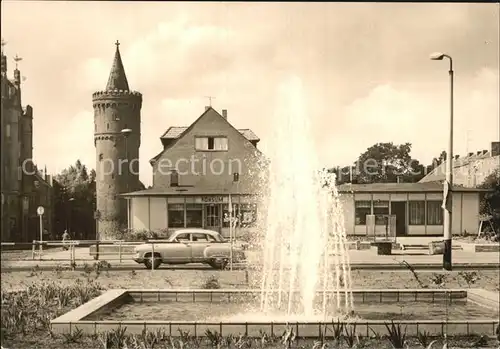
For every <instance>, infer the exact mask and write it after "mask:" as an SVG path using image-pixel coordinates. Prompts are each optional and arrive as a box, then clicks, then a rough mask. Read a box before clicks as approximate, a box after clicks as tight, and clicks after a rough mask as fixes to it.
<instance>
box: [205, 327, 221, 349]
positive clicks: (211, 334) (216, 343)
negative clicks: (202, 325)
mask: <svg viewBox="0 0 500 349" xmlns="http://www.w3.org/2000/svg"><path fill="white" fill-rule="evenodd" d="M205 336H206V337H207V339H208V341H209V342H210V344H211V345H212V347H214V348H220V346H221V344H222V342H223V340H224V338H223V337H222V335H221V334H220V333H219V332H217V331H211V330H209V329H207V330H206V331H205Z"/></svg>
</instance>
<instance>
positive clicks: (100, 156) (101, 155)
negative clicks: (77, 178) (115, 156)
mask: <svg viewBox="0 0 500 349" xmlns="http://www.w3.org/2000/svg"><path fill="white" fill-rule="evenodd" d="M103 158H104V155H103V154H102V153H101V154H99V161H102V159H103Z"/></svg>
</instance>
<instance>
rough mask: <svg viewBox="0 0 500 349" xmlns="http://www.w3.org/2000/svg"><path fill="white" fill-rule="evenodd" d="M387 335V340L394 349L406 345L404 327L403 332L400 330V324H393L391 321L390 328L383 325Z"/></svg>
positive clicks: (400, 348) (399, 348)
mask: <svg viewBox="0 0 500 349" xmlns="http://www.w3.org/2000/svg"><path fill="white" fill-rule="evenodd" d="M385 327H386V328H387V332H388V334H389V336H388V339H389V342H390V343H391V345H392V347H393V348H394V349H402V348H404V346H405V344H406V327H405V329H404V331H402V330H401V324H395V323H394V321H391V326H389V325H388V324H387V323H386V324H385Z"/></svg>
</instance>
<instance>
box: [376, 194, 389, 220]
mask: <svg viewBox="0 0 500 349" xmlns="http://www.w3.org/2000/svg"><path fill="white" fill-rule="evenodd" d="M373 214H374V215H375V225H386V224H387V219H388V218H387V216H388V215H389V201H380V200H376V201H373Z"/></svg>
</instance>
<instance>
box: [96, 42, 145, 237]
mask: <svg viewBox="0 0 500 349" xmlns="http://www.w3.org/2000/svg"><path fill="white" fill-rule="evenodd" d="M119 45H120V43H119V42H116V52H115V57H114V60H113V65H112V67H111V73H110V75H109V79H108V84H107V85H106V90H104V91H99V92H95V93H94V94H93V95H92V102H93V106H94V145H95V148H96V162H97V163H96V201H97V202H96V209H97V211H98V212H99V213H98V214H99V222H98V229H99V238H100V239H106V238H110V237H111V236H112V234H113V233H114V232H116V230H118V229H123V228H126V227H127V201H126V199H124V198H122V197H120V194H123V193H126V192H132V191H135V190H138V189H139V183H140V182H139V147H140V145H141V107H142V94H140V93H139V92H135V91H130V89H129V86H128V81H127V76H126V75H125V69H124V68H123V63H122V59H121V55H120V49H119Z"/></svg>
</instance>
